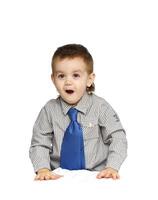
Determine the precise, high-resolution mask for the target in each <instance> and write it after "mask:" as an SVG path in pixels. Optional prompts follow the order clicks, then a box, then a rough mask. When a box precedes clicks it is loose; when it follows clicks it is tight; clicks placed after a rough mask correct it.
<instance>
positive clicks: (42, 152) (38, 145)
mask: <svg viewBox="0 0 158 200" xmlns="http://www.w3.org/2000/svg"><path fill="white" fill-rule="evenodd" d="M52 134H53V128H52V125H51V123H50V120H49V119H48V114H47V111H46V108H45V107H43V108H42V109H41V111H40V113H39V115H38V117H37V120H36V122H35V124H34V127H33V135H32V140H31V146H30V149H29V156H30V159H31V161H32V164H33V167H34V171H35V172H37V171H38V170H39V169H42V168H48V169H50V156H49V154H50V151H51V148H52Z"/></svg>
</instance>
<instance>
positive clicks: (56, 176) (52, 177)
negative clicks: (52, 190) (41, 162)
mask: <svg viewBox="0 0 158 200" xmlns="http://www.w3.org/2000/svg"><path fill="white" fill-rule="evenodd" d="M61 177H62V176H61V175H54V174H52V175H51V179H52V180H56V179H59V178H61Z"/></svg>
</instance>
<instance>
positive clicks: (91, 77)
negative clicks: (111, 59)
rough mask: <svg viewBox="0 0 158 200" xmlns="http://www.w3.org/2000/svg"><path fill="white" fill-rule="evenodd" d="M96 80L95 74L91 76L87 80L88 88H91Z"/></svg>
mask: <svg viewBox="0 0 158 200" xmlns="http://www.w3.org/2000/svg"><path fill="white" fill-rule="evenodd" d="M94 79H95V74H94V73H91V74H89V76H88V80H87V87H90V86H91V85H92V84H93V82H94Z"/></svg>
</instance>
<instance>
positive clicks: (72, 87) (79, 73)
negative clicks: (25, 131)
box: [29, 44, 127, 180]
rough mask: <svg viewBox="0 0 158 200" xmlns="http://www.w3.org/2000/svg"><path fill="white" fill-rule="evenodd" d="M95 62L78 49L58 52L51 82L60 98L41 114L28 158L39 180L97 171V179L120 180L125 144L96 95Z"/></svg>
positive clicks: (115, 117) (114, 120) (116, 121)
mask: <svg viewBox="0 0 158 200" xmlns="http://www.w3.org/2000/svg"><path fill="white" fill-rule="evenodd" d="M94 78H95V74H94V73H93V59H92V56H91V55H90V53H89V52H88V50H87V49H86V48H85V47H84V46H82V45H78V44H68V45H64V46H62V47H59V48H58V49H57V50H56V52H55V53H54V55H53V58H52V75H51V79H52V81H53V83H54V85H55V87H56V89H57V91H58V93H59V97H58V98H57V99H52V100H50V101H49V102H47V103H46V105H45V106H44V107H43V108H42V109H41V112H40V113H39V115H38V118H37V120H36V122H35V124H34V128H33V136H32V142H31V147H30V151H29V153H30V158H31V161H32V163H33V166H34V171H35V172H36V177H35V180H50V179H58V178H60V177H61V176H60V175H58V174H55V173H53V172H51V170H54V169H55V168H58V167H61V168H65V169H70V170H74V169H75V170H76V169H87V170H97V171H100V172H98V175H97V178H99V179H100V178H112V179H119V173H118V170H119V168H120V166H121V164H122V163H123V161H124V159H125V158H126V156H127V140H126V135H125V131H124V129H123V128H122V125H121V122H120V120H119V117H118V115H117V114H116V112H115V111H114V110H113V109H112V107H111V106H110V105H109V104H108V103H107V102H106V101H105V100H104V99H103V98H101V97H98V96H96V95H95V94H93V91H94Z"/></svg>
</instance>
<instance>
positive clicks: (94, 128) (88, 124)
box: [80, 120, 99, 140]
mask: <svg viewBox="0 0 158 200" xmlns="http://www.w3.org/2000/svg"><path fill="white" fill-rule="evenodd" d="M80 124H81V128H82V130H83V138H84V140H89V139H95V138H98V137H99V126H98V123H97V121H94V120H89V121H85V120H84V121H82V122H81V123H80Z"/></svg>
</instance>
